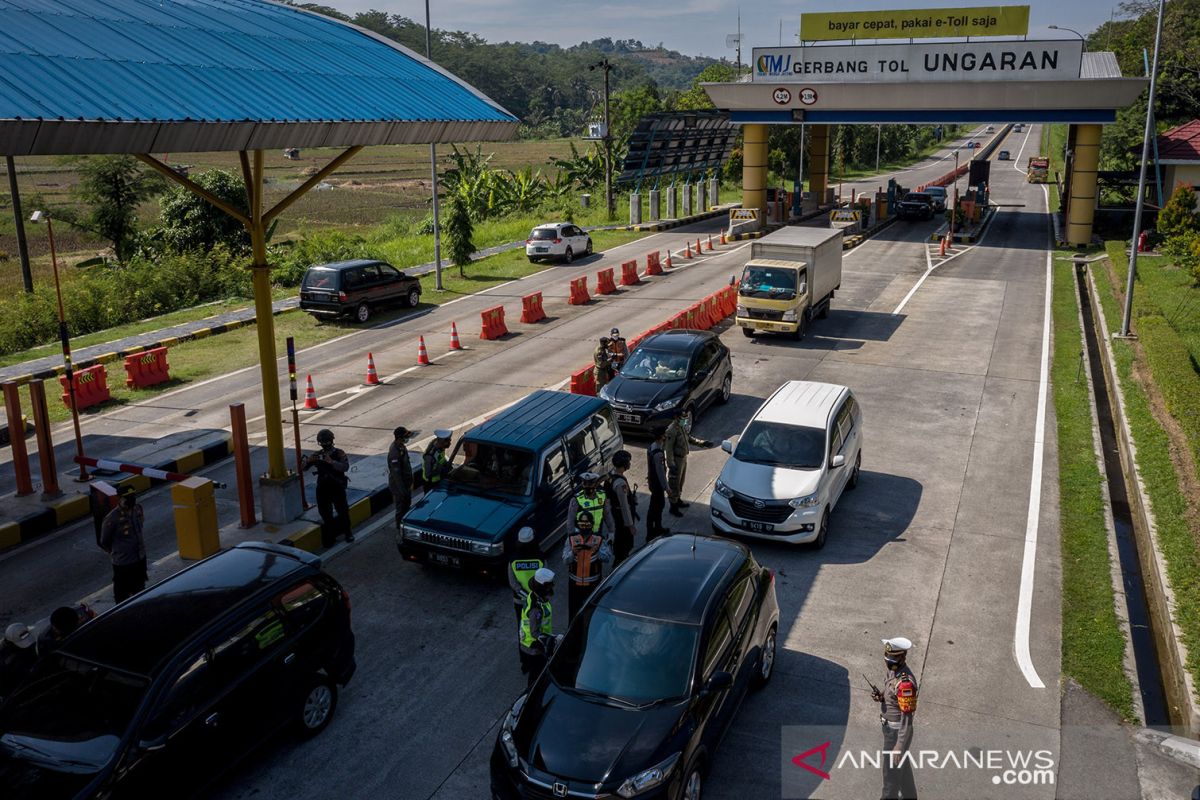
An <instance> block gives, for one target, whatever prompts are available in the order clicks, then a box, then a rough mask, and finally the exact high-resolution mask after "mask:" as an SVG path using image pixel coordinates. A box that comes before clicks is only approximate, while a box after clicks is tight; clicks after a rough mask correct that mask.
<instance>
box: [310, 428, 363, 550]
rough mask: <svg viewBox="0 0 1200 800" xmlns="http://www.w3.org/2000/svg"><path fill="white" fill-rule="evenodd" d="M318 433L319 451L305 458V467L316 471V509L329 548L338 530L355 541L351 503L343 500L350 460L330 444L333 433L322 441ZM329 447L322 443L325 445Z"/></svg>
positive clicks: (322, 536)
mask: <svg viewBox="0 0 1200 800" xmlns="http://www.w3.org/2000/svg"><path fill="white" fill-rule="evenodd" d="M324 433H326V431H320V432H318V433H317V443H318V444H321V445H322V446H321V450H320V451H319V452H317V453H314V454H312V455H311V456H309V457H308V462H307V463H308V466H309V467H313V468H315V469H316V471H317V490H316V495H317V512H318V513H319V514H320V515H321V544H322V545H324V546H325V547H332V546H333V544H334V543H335V542H336V541H337V537H338V534H339V533H341V535H342V536H343V537H345V539H346V541H347V542H352V541H354V534H353V533H352V532H351V531H350V505H349V504H348V503H347V502H346V485H347V484H349V483H350V479H349V477H348V476H347V475H346V473H347V472H348V471H349V469H350V459H349V458H348V457H347V456H346V452H345V451H344V450H342V449H341V448H340V447H334V446H333V435H332V434H330V435H329V438H328V440H327V442H325V443H322V434H324ZM326 444H327V445H328V446H325V445H326Z"/></svg>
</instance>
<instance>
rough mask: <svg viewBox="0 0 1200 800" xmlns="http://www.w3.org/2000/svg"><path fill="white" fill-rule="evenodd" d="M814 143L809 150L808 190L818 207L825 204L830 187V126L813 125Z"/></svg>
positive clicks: (811, 128)
mask: <svg viewBox="0 0 1200 800" xmlns="http://www.w3.org/2000/svg"><path fill="white" fill-rule="evenodd" d="M809 130H810V131H811V133H810V135H811V137H812V141H811V143H810V144H809V150H808V190H809V191H810V192H812V196H813V198H814V199H815V200H816V201H817V205H818V206H820V205H823V204H824V203H825V190H826V189H827V188H828V187H829V126H828V125H811V126H809Z"/></svg>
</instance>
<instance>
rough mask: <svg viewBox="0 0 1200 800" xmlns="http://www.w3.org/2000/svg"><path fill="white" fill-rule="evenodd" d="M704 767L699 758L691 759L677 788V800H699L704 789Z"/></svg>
mask: <svg viewBox="0 0 1200 800" xmlns="http://www.w3.org/2000/svg"><path fill="white" fill-rule="evenodd" d="M703 767H704V765H703V764H702V763H701V761H700V759H699V758H696V759H693V760H692V762H691V763H690V764H688V768H687V769H686V770H684V771H683V783H681V784H680V786H679V800H700V796H701V793H702V791H703V789H704V769H703Z"/></svg>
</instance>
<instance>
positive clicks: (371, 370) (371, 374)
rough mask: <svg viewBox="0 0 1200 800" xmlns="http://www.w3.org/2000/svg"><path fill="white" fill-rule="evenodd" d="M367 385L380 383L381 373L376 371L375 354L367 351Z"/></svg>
mask: <svg viewBox="0 0 1200 800" xmlns="http://www.w3.org/2000/svg"><path fill="white" fill-rule="evenodd" d="M366 385H367V386H378V385H379V373H377V372H376V371H375V356H373V355H371V354H370V353H367V383H366Z"/></svg>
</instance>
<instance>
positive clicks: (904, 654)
mask: <svg viewBox="0 0 1200 800" xmlns="http://www.w3.org/2000/svg"><path fill="white" fill-rule="evenodd" d="M882 641H883V662H884V664H885V665H886V666H887V677H886V678H885V680H884V684H883V689H882V690H879V689H876V688H874V687H872V689H871V699H873V700H874V701H875V702H877V703H879V723H880V726H881V728H882V730H883V758H882V764H883V793H882V794H881V795H880V797H881V798H882V800H913V798H915V797H916V796H917V785H916V782H915V780H914V779H913V771H912V761H911V759H909V758H904V755H905V754H906V753H908V750H909V748H910V747H911V746H912V739H913V714H914V713H916V710H917V679H916V678H915V677H914V676H913V674H912V670H910V669H909V668H908V664H907V663H906V662H907V659H908V651H909V650H911V649H912V646H913V643H912V642H910V641H909V640H908V639H905V638H904V637H902V636H897V637H895V638H892V639H883V640H882Z"/></svg>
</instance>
